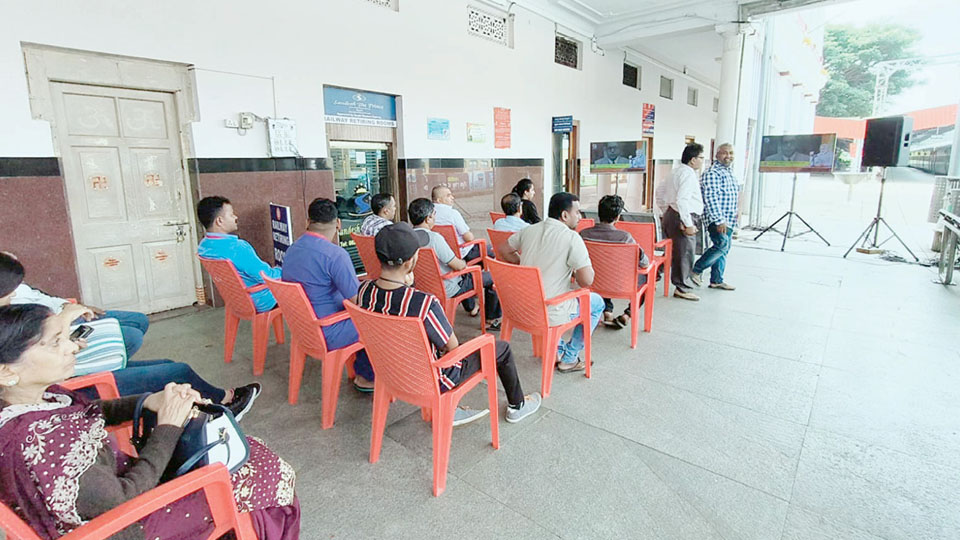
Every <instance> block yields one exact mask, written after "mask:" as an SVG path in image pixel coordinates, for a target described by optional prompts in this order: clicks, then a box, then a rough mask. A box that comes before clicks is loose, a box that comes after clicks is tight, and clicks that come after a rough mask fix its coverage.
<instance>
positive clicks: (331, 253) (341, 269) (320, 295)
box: [283, 231, 360, 319]
mask: <svg viewBox="0 0 960 540" xmlns="http://www.w3.org/2000/svg"><path fill="white" fill-rule="evenodd" d="M283 280H284V281H293V282H297V283H300V285H301V286H303V292H305V293H306V294H307V299H309V300H310V303H311V304H312V305H313V311H314V312H315V313H316V314H317V317H318V318H320V319H322V318H324V317H326V316H327V315H332V314H334V313H337V312H339V311H343V309H344V308H343V300H344V299H345V298H353V297H354V296H355V295H356V294H357V289H358V288H359V287H360V282H359V281H358V280H357V274H356V272H354V270H353V262H352V261H351V260H350V255H349V254H348V253H347V250H345V249H343V248H342V247H340V246H338V245H336V244H334V243H333V242H330V241H329V240H327V239H326V238H324V237H322V236H320V235H319V234H317V233H314V232H310V231H307V232H305V233H304V234H303V236H301V237H300V238H298V239H297V241H296V242H294V243H293V245H291V246H290V247H289V248H287V253H286V255H284V257H283Z"/></svg>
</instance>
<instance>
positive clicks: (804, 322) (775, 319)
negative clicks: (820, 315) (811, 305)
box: [727, 308, 830, 329]
mask: <svg viewBox="0 0 960 540" xmlns="http://www.w3.org/2000/svg"><path fill="white" fill-rule="evenodd" d="M727 311H729V312H731V313H739V314H742V315H752V316H754V317H763V318H764V319H770V320H773V321H785V322H790V323H797V322H799V323H800V324H805V325H807V326H810V327H813V328H827V329H829V328H830V327H829V326H826V325H824V324H820V323H812V322H808V321H807V320H803V321H794V320H790V319H784V318H782V317H771V316H770V315H764V314H761V313H754V312H752V311H744V310H742V309H736V308H729V309H727Z"/></svg>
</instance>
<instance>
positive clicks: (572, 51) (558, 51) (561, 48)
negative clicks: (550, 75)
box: [553, 34, 580, 69]
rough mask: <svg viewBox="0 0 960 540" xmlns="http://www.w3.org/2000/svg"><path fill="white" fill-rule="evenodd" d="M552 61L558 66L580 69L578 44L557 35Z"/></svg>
mask: <svg viewBox="0 0 960 540" xmlns="http://www.w3.org/2000/svg"><path fill="white" fill-rule="evenodd" d="M553 60H554V62H556V63H558V64H561V65H564V66H567V67H572V68H573V69H580V42H579V41H577V40H575V39H570V38H568V37H566V36H561V35H560V34H557V38H556V41H555V45H554V55H553Z"/></svg>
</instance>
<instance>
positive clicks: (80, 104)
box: [63, 94, 119, 137]
mask: <svg viewBox="0 0 960 540" xmlns="http://www.w3.org/2000/svg"><path fill="white" fill-rule="evenodd" d="M63 101H64V105H65V108H66V112H67V117H66V119H67V127H68V130H69V131H68V133H67V134H68V135H101V136H104V137H116V136H118V135H119V131H118V130H117V110H116V106H115V104H114V100H113V99H112V98H109V97H102V96H88V95H80V94H64V96H63Z"/></svg>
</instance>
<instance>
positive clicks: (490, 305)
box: [457, 271, 503, 321]
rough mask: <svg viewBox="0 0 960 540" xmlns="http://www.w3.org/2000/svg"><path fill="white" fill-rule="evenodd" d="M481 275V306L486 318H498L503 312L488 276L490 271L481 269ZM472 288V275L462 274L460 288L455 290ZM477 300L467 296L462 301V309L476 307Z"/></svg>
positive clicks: (465, 290) (491, 280) (462, 290)
mask: <svg viewBox="0 0 960 540" xmlns="http://www.w3.org/2000/svg"><path fill="white" fill-rule="evenodd" d="M481 275H482V276H483V307H484V309H485V310H486V313H485V315H484V316H485V317H486V319H487V320H488V321H489V320H492V319H499V318H500V316H501V315H502V314H503V313H502V312H501V311H500V299H499V298H498V297H497V291H496V290H495V289H494V288H493V278H492V277H491V276H490V272H487V271H483V272H481ZM472 289H473V275H472V274H464V276H463V277H461V278H460V290H459V291H457V294H463V293H465V292H467V291H469V290H472ZM476 305H477V301H476V299H475V298H467V299H466V300H464V301H463V309H465V310H467V311H473V308H474V307H476Z"/></svg>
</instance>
